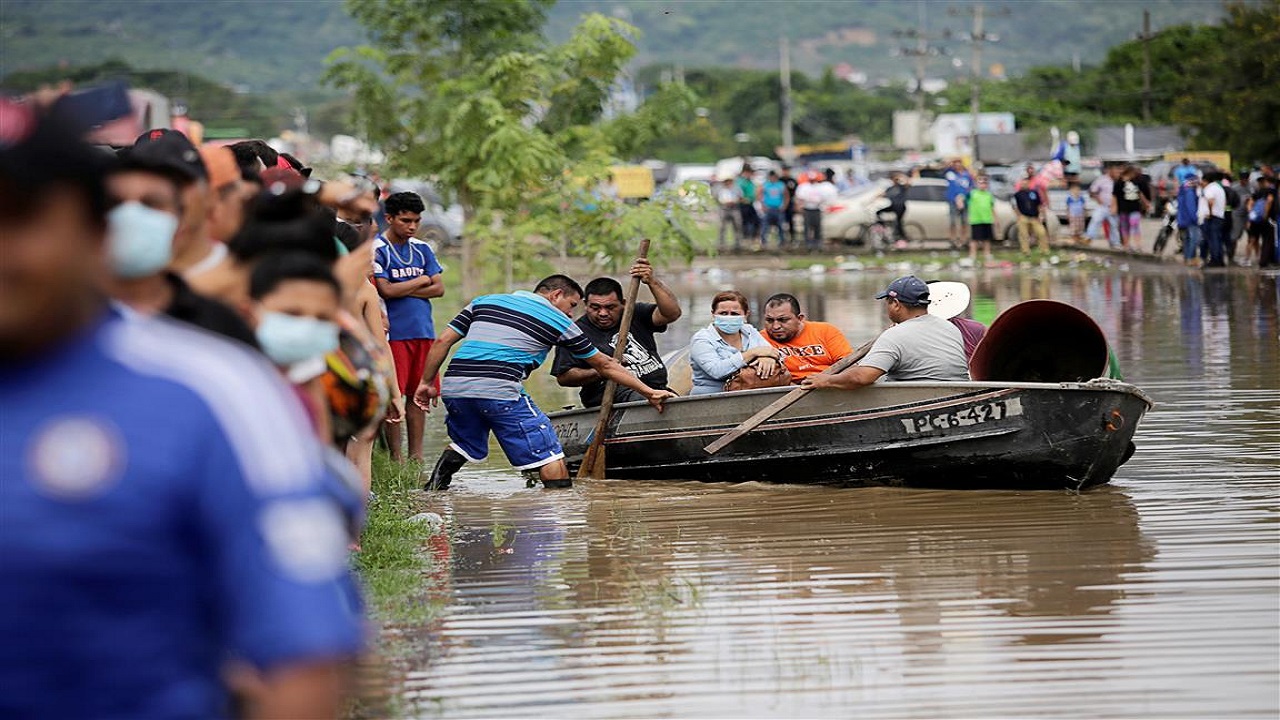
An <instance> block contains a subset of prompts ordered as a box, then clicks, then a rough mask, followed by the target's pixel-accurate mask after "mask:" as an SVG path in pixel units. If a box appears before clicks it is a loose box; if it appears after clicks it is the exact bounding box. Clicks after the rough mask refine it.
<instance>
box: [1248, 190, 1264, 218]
mask: <svg viewBox="0 0 1280 720" xmlns="http://www.w3.org/2000/svg"><path fill="white" fill-rule="evenodd" d="M1266 212H1267V196H1266V195H1263V196H1262V197H1260V198H1258V197H1256V198H1254V199H1253V207H1252V208H1251V209H1250V210H1249V222H1252V223H1260V222H1262V221H1263V220H1266V219H1267V216H1266V214H1265V213H1266Z"/></svg>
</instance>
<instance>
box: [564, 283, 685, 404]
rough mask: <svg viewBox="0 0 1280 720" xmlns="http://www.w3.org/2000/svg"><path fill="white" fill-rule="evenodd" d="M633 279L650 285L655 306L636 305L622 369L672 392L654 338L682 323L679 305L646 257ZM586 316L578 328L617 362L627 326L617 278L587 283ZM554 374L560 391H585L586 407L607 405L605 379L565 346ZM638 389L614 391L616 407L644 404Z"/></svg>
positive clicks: (582, 395)
mask: <svg viewBox="0 0 1280 720" xmlns="http://www.w3.org/2000/svg"><path fill="white" fill-rule="evenodd" d="M631 277H633V278H639V280H640V282H642V283H644V284H645V285H647V286H649V291H650V292H651V293H653V299H654V302H652V303H637V304H636V310H635V313H634V314H633V315H632V318H631V329H630V330H629V331H628V338H627V350H626V353H625V354H624V355H623V358H622V366H623V367H624V368H626V370H627V372H629V373H631V374H632V375H634V376H636V377H638V378H640V381H641V382H643V383H644V384H645V385H648V386H649V387H652V388H662V389H666V388H667V366H666V365H663V364H662V356H661V355H659V354H658V344H657V342H656V341H655V340H654V337H653V336H654V333H660V332H666V330H667V326H668V325H670V324H671V323H673V322H675V321H676V320H678V319H680V314H681V313H680V301H679V300H677V299H676V296H675V294H674V293H672V292H671V289H670V288H668V287H667V285H666V283H664V282H662V281H661V280H659V279H658V277H657V276H656V275H654V272H653V266H651V265H650V264H649V261H648V260H646V259H644V258H637V259H636V262H635V264H634V265H632V266H631ZM584 292H585V293H586V298H585V299H584V300H583V302H584V304H585V305H586V306H587V311H586V312H585V313H583V315H582V317H580V318H578V321H577V325H578V327H579V328H582V333H583V334H584V335H586V336H587V339H589V340H590V341H591V344H592V345H594V346H595V347H596V349H597V350H599V351H600V352H602V353H604V354H605V355H607V356H609V357H613V350H614V343H615V342H616V341H617V339H618V329H619V328H620V327H621V326H622V313H623V311H624V310H625V309H626V302H627V301H626V299H625V298H624V297H623V293H622V285H621V284H620V283H619V282H618V281H617V280H614V279H613V278H607V277H601V278H596V279H595V280H592V281H591V282H589V283H587V287H586V290H585V291H584ZM551 374H552V375H555V376H556V381H557V382H558V383H560V386H561V387H576V388H582V389H581V390H580V391H579V392H578V397H579V398H580V399H581V400H582V406H583V407H600V404H601V402H603V401H604V385H605V381H604V378H602V377H600V373H599V372H597V371H596V370H595V368H593V367H591V365H590V363H588V362H587V361H586V360H580V359H578V358H575V357H574V356H573V354H572V353H571V352H569V351H568V350H566V349H565V348H563V347H558V348H556V357H555V362H554V363H553V364H552V366H551ZM644 399H645V397H644V396H643V395H641V394H640V393H638V392H636V391H635V390H633V389H631V388H628V387H623V386H621V385H619V386H618V387H617V390H615V391H614V395H613V400H614V402H629V401H632V400H644Z"/></svg>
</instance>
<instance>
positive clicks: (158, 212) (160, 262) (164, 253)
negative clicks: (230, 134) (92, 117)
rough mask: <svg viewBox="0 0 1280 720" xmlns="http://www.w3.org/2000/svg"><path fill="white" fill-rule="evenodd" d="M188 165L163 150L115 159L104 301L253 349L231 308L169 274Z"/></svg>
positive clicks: (137, 149)
mask: <svg viewBox="0 0 1280 720" xmlns="http://www.w3.org/2000/svg"><path fill="white" fill-rule="evenodd" d="M191 172H192V171H191V170H190V165H189V163H187V162H186V161H184V160H183V159H182V158H181V157H179V156H177V155H176V154H175V151H174V149H173V146H172V145H171V144H168V143H148V144H142V145H137V146H134V147H132V148H126V149H125V150H123V151H121V153H120V154H119V156H118V158H117V162H116V164H115V166H114V167H113V168H112V169H111V171H110V174H109V175H108V177H107V195H108V198H109V200H110V201H111V202H112V204H113V205H114V207H113V208H112V209H111V211H110V212H109V213H108V215H107V258H108V260H109V262H110V265H111V278H110V280H109V283H108V290H109V294H110V295H111V296H112V297H113V298H115V299H116V300H118V301H119V302H121V303H123V304H124V305H126V306H128V307H129V308H130V309H132V310H134V311H136V312H138V313H141V314H144V315H168V316H169V317H172V318H174V319H177V320H181V321H183V322H186V323H190V324H192V325H195V326H197V327H201V328H204V329H206V330H209V331H211V332H215V333H218V334H220V335H224V336H226V337H229V338H232V339H234V340H239V341H240V342H243V343H245V344H246V345H249V346H252V347H256V346H257V343H256V341H255V339H254V334H253V331H252V330H250V329H249V326H248V324H247V323H246V322H245V321H244V320H243V319H242V318H241V317H240V316H239V315H237V314H236V312H235V311H234V310H232V309H231V308H230V307H228V306H226V305H224V304H222V303H220V302H218V301H217V300H214V299H211V298H207V297H204V296H203V295H199V294H197V293H194V292H192V291H191V288H189V287H188V286H187V283H186V282H185V281H184V280H183V279H182V277H181V276H179V275H178V274H176V273H173V272H170V271H168V270H167V269H166V268H167V267H168V265H169V263H170V261H171V260H172V258H173V238H174V233H175V232H176V231H177V229H178V225H179V218H181V216H182V195H181V187H182V183H183V182H184V179H186V178H189V177H190V175H191Z"/></svg>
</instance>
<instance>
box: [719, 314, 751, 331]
mask: <svg viewBox="0 0 1280 720" xmlns="http://www.w3.org/2000/svg"><path fill="white" fill-rule="evenodd" d="M746 322H747V319H746V318H744V317H742V316H741V315H716V316H715V317H713V318H711V324H712V325H715V326H716V329H717V330H719V331H720V332H722V333H724V334H726V335H732V334H734V333H736V332H741V331H742V326H743V325H744V324H745V323H746Z"/></svg>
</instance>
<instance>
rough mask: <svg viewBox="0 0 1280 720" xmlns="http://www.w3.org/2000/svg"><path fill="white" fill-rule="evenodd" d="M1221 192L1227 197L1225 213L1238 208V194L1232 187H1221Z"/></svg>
mask: <svg viewBox="0 0 1280 720" xmlns="http://www.w3.org/2000/svg"><path fill="white" fill-rule="evenodd" d="M1222 192H1223V193H1224V194H1226V196H1227V212H1231V211H1232V210H1235V209H1236V208H1238V207H1240V193H1239V192H1238V191H1237V190H1236V188H1235V186H1234V185H1223V186H1222Z"/></svg>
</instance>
